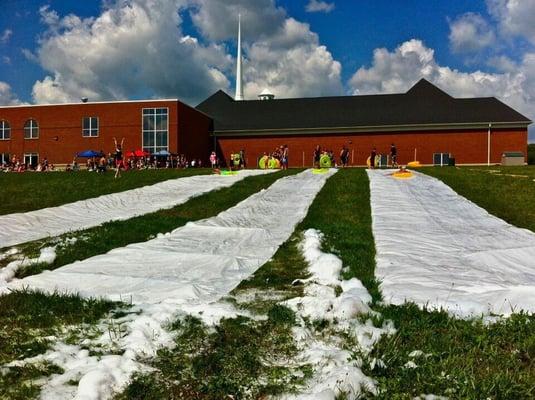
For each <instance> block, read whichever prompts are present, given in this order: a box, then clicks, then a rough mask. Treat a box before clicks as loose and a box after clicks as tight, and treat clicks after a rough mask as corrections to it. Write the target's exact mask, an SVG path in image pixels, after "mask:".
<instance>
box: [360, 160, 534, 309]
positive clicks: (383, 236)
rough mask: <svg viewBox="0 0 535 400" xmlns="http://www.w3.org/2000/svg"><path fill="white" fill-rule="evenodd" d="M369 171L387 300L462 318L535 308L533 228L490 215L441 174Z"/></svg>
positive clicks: (380, 274) (379, 263) (379, 266)
mask: <svg viewBox="0 0 535 400" xmlns="http://www.w3.org/2000/svg"><path fill="white" fill-rule="evenodd" d="M391 172H392V171H388V170H386V171H370V170H369V171H368V176H369V178H370V189H371V206H372V217H373V234H374V237H375V246H376V249H377V255H376V261H377V269H376V274H377V277H378V278H379V279H380V280H381V282H382V283H381V290H382V293H383V297H384V299H385V301H387V302H390V303H393V304H401V303H403V302H404V301H405V300H407V301H412V302H415V303H417V304H419V305H420V306H428V307H430V308H441V307H442V308H444V309H446V310H448V311H449V312H450V313H451V314H454V315H457V316H460V317H470V316H476V315H488V314H499V315H509V314H511V313H512V312H518V311H520V310H525V311H529V312H535V234H534V233H533V232H531V231H528V230H525V229H520V228H517V227H514V226H512V225H510V224H508V223H506V222H505V221H503V220H501V219H499V218H496V217H494V216H492V215H490V214H489V213H488V212H487V211H485V210H484V209H482V208H480V207H478V206H476V205H475V204H473V203H472V202H470V201H468V200H467V199H465V198H464V197H462V196H460V195H458V194H457V193H455V192H454V191H453V190H452V189H451V188H450V187H449V186H447V185H445V184H444V183H443V182H441V181H439V180H438V179H435V178H432V177H430V176H427V175H423V174H419V173H416V174H415V176H414V178H413V179H408V180H397V179H394V178H392V177H391V176H389V174H390V173H391Z"/></svg>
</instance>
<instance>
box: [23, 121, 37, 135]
mask: <svg viewBox="0 0 535 400" xmlns="http://www.w3.org/2000/svg"><path fill="white" fill-rule="evenodd" d="M38 137H39V125H37V121H36V120H35V119H29V120H28V121H26V123H25V124H24V139H37V138H38Z"/></svg>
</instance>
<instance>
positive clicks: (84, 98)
mask: <svg viewBox="0 0 535 400" xmlns="http://www.w3.org/2000/svg"><path fill="white" fill-rule="evenodd" d="M80 100H82V103H87V101H88V100H89V99H88V98H87V97H82V98H81V99H80Z"/></svg>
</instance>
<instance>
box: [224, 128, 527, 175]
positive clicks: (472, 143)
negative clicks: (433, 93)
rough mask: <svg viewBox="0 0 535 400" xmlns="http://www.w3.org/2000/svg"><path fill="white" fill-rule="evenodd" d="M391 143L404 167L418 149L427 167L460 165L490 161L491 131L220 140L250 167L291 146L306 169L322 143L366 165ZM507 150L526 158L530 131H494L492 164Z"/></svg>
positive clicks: (293, 158) (226, 152)
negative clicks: (447, 156)
mask: <svg viewBox="0 0 535 400" xmlns="http://www.w3.org/2000/svg"><path fill="white" fill-rule="evenodd" d="M391 143H395V144H396V147H397V149H398V162H399V163H403V164H406V163H407V162H409V161H412V160H414V149H417V156H416V158H417V159H418V161H420V162H421V163H423V164H432V163H433V153H451V154H452V156H453V157H455V161H456V163H457V164H483V163H486V162H487V130H473V131H430V132H398V133H392V132H388V133H372V134H365V133H364V134H360V133H359V134H345V135H310V136H304V135H299V136H297V135H296V136H268V137H254V136H251V137H249V138H243V137H239V138H238V137H234V138H231V137H228V138H227V137H224V138H223V137H219V138H218V144H219V148H220V150H221V152H222V153H223V154H224V156H225V159H227V158H228V156H229V155H230V153H231V152H234V151H239V150H240V149H244V150H245V153H246V158H247V160H248V164H249V165H252V164H253V163H256V159H257V157H259V156H261V155H262V154H263V153H264V152H270V151H272V150H273V149H274V148H275V147H276V146H280V145H282V144H287V145H288V147H289V151H290V160H289V161H290V166H292V167H301V166H303V154H304V166H311V165H312V152H313V150H314V147H315V146H316V145H318V144H319V145H320V146H321V147H322V149H332V150H333V151H334V153H335V155H336V158H337V160H338V159H339V157H338V155H339V154H340V150H341V148H342V146H343V145H344V144H345V145H346V146H348V148H349V150H350V155H351V157H350V163H351V165H365V164H366V159H367V158H368V156H369V154H370V151H371V149H372V148H373V147H376V148H377V152H378V153H383V154H388V153H389V152H390V145H391ZM504 151H521V152H522V153H524V154H525V155H526V153H527V129H510V130H492V133H491V162H492V163H499V162H500V161H501V155H502V153H503V152H504Z"/></svg>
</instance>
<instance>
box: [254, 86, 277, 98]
mask: <svg viewBox="0 0 535 400" xmlns="http://www.w3.org/2000/svg"><path fill="white" fill-rule="evenodd" d="M258 98H259V99H260V100H273V99H274V98H275V95H274V94H273V93H271V91H270V90H269V89H267V88H266V89H264V90H262V93H260V94H259V95H258Z"/></svg>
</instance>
